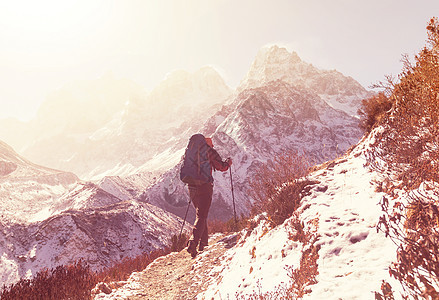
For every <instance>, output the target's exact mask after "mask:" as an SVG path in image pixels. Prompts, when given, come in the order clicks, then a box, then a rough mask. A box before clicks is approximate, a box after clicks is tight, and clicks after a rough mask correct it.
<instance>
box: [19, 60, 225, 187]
mask: <svg viewBox="0 0 439 300" xmlns="http://www.w3.org/2000/svg"><path fill="white" fill-rule="evenodd" d="M231 93H232V91H231V89H230V88H229V87H228V86H227V85H226V84H225V83H224V80H223V79H222V78H221V77H220V75H219V74H218V73H217V72H216V71H215V70H214V69H213V68H211V67H204V68H201V69H200V70H198V71H196V72H194V73H189V72H185V71H174V72H172V73H170V74H169V75H168V76H167V78H165V79H164V80H163V81H162V82H161V83H160V84H159V85H158V86H157V87H156V88H155V89H154V90H153V91H151V93H146V92H145V91H144V90H143V89H142V88H141V87H140V86H138V85H136V84H135V83H133V82H131V81H129V80H124V79H115V78H113V77H112V76H111V75H107V76H104V77H103V78H100V79H98V80H94V81H85V82H77V83H73V84H70V85H66V86H65V87H63V88H62V89H60V90H58V91H56V92H54V93H52V94H51V95H50V96H49V97H48V99H47V101H45V102H44V103H43V105H42V106H41V108H40V110H39V113H38V115H37V118H36V119H35V120H33V121H32V122H30V123H29V124H28V127H29V128H28V129H30V131H31V132H32V136H31V137H27V138H26V140H25V141H23V145H24V146H25V150H24V154H25V156H26V157H29V158H30V159H32V160H33V161H35V162H38V163H40V164H43V165H45V166H50V167H54V168H57V169H61V170H68V171H70V172H74V173H75V174H77V175H78V176H79V177H80V178H81V179H85V180H100V179H102V178H103V177H104V176H129V175H132V174H136V173H139V172H141V171H143V172H146V171H156V172H157V173H159V174H160V173H161V172H162V171H163V170H167V169H168V168H169V164H168V165H166V164H158V165H154V166H151V164H153V162H152V163H151V162H150V161H151V160H153V158H154V157H155V156H156V155H160V154H161V153H164V152H166V151H173V150H174V144H175V143H178V141H180V140H183V139H180V138H177V139H176V138H175V137H176V136H177V137H180V136H184V137H185V136H187V135H188V134H189V133H188V132H193V131H197V130H199V128H201V126H202V125H203V123H204V120H205V119H207V118H208V117H209V116H210V115H212V114H213V113H214V112H215V111H216V110H217V107H218V106H220V105H221V104H222V103H223V102H224V101H225V100H226V99H227V98H228V97H229V96H230V95H231ZM175 163H176V162H173V164H175ZM151 167H153V170H152V169H151Z"/></svg>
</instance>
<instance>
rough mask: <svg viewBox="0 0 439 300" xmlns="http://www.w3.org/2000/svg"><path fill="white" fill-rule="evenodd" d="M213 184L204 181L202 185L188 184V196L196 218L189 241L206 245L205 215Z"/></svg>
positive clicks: (207, 211)
mask: <svg viewBox="0 0 439 300" xmlns="http://www.w3.org/2000/svg"><path fill="white" fill-rule="evenodd" d="M212 193H213V185H212V184H211V183H206V184H203V185H197V186H193V185H190V186H189V196H190V198H191V201H192V203H193V205H194V207H195V211H196V214H197V218H196V220H195V224H194V229H193V231H192V238H191V241H193V242H194V243H195V246H197V245H198V243H200V244H202V245H204V246H207V241H208V231H207V215H208V214H209V208H210V204H211V203H212Z"/></svg>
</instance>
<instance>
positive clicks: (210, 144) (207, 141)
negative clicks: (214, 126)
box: [206, 137, 213, 148]
mask: <svg viewBox="0 0 439 300" xmlns="http://www.w3.org/2000/svg"><path fill="white" fill-rule="evenodd" d="M206 143H207V144H208V145H209V146H210V147H212V148H213V142H212V139H211V138H209V137H207V138H206Z"/></svg>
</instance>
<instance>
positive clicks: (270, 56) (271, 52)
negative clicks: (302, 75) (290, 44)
mask: <svg viewBox="0 0 439 300" xmlns="http://www.w3.org/2000/svg"><path fill="white" fill-rule="evenodd" d="M301 61H302V60H301V59H300V57H299V55H298V54H297V53H296V52H294V51H292V52H291V53H290V52H289V51H288V50H287V49H286V48H285V47H279V46H277V45H272V46H265V47H262V48H261V49H260V50H259V52H258V54H257V55H256V60H255V63H265V64H267V63H268V64H275V63H276V64H277V63H300V62H301Z"/></svg>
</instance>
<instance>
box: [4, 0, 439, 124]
mask: <svg viewBox="0 0 439 300" xmlns="http://www.w3.org/2000/svg"><path fill="white" fill-rule="evenodd" d="M438 15H439V1H438V0H418V1H414V0H365V1H363V0H265V1H262V0H233V1H232V0H120V1H111V0H75V1H73V0H71V1H67V0H64V1H60V0H53V1H48V0H38V1H33V0H29V1H23V0H14V1H11V0H0V101H1V110H0V118H4V117H10V116H13V117H18V118H20V119H22V120H27V119H30V118H32V117H33V116H34V115H35V113H36V110H37V108H38V106H39V105H40V103H41V102H42V101H43V100H44V99H45V97H46V95H47V94H48V93H49V92H50V91H53V90H55V89H57V88H59V87H61V86H62V85H64V84H65V83H69V82H71V81H73V80H77V79H86V80H89V79H96V78H99V77H100V76H102V75H103V74H104V73H106V72H108V71H112V72H113V74H114V75H115V77H116V78H128V79H131V80H134V81H135V82H137V83H139V84H141V85H143V86H145V88H146V89H147V90H151V89H152V88H154V87H155V86H156V85H157V84H158V83H159V82H160V81H161V80H162V79H163V77H164V76H165V75H166V74H167V73H168V72H170V71H172V70H174V69H185V70H188V71H195V70H197V69H199V68H200V67H202V66H204V65H213V66H215V67H217V69H219V70H220V71H221V72H222V75H223V76H224V77H225V80H226V82H227V83H228V84H229V85H230V86H231V87H233V88H234V87H236V86H237V85H238V84H239V81H240V80H241V79H242V78H243V77H244V76H245V75H246V73H247V71H248V69H249V67H250V65H251V63H252V61H253V59H254V58H255V55H256V53H257V52H258V50H259V49H260V48H261V47H263V46H265V45H267V44H268V45H269V44H278V45H281V46H286V47H287V48H288V50H290V51H296V52H297V53H298V54H299V56H300V57H301V58H302V59H303V60H305V61H307V62H309V63H312V64H314V65H315V66H317V67H320V68H324V69H337V70H339V71H341V72H342V73H344V74H345V75H349V76H352V77H353V78H355V79H356V80H358V81H359V82H360V83H361V84H362V85H363V86H365V87H368V86H370V84H372V83H375V82H377V81H379V80H383V79H384V76H385V75H388V74H393V75H396V74H398V73H399V71H400V69H401V63H400V59H401V55H402V54H404V53H407V54H409V55H413V54H415V53H417V52H418V50H419V49H420V48H421V47H422V46H423V45H424V44H425V40H426V31H425V27H426V24H427V21H428V20H429V18H430V17H432V16H438Z"/></svg>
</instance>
